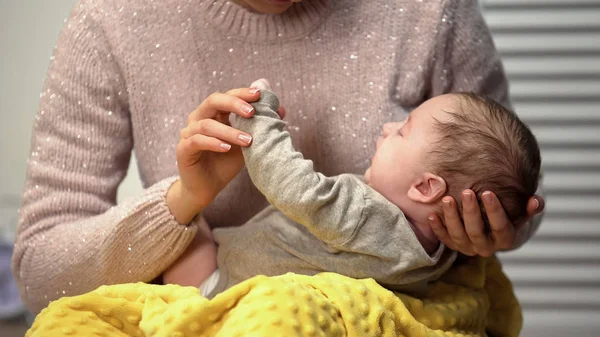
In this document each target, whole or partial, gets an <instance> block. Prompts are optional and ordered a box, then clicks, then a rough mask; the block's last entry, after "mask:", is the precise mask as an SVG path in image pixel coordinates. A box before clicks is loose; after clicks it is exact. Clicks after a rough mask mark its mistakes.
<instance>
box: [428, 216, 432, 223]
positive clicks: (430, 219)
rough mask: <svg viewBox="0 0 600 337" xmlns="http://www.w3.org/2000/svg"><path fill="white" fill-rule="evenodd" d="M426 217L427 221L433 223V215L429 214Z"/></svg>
mask: <svg viewBox="0 0 600 337" xmlns="http://www.w3.org/2000/svg"><path fill="white" fill-rule="evenodd" d="M427 219H429V223H430V224H432V223H433V215H430V216H428V217H427Z"/></svg>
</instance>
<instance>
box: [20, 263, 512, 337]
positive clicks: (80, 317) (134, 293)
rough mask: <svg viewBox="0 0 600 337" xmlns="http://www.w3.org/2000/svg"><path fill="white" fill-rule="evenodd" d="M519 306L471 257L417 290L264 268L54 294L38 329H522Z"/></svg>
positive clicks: (249, 332)
mask: <svg viewBox="0 0 600 337" xmlns="http://www.w3.org/2000/svg"><path fill="white" fill-rule="evenodd" d="M521 325H522V316H521V309H520V306H519V303H518V302H517V299H516V298H515V296H514V294H513V290H512V285H511V284H510V282H509V280H508V279H507V278H506V277H505V275H504V274H503V272H502V270H501V266H500V263H499V262H498V260H497V259H496V258H495V257H492V258H488V259H483V258H468V259H465V260H464V261H462V262H460V263H457V264H455V266H454V267H453V268H452V269H451V270H450V271H449V272H448V273H446V274H445V275H444V277H443V278H441V279H440V280H438V281H436V282H435V283H434V284H433V286H432V287H431V288H430V289H428V290H427V292H426V294H425V295H424V296H419V298H415V297H411V296H408V295H405V294H398V293H393V292H391V291H389V290H386V289H384V288H382V287H381V286H379V285H378V284H377V283H376V282H374V281H373V280H372V279H363V280H355V279H350V278H347V277H344V276H341V275H339V274H333V273H322V274H319V275H316V276H303V275H296V274H291V273H290V274H286V275H282V276H277V277H264V276H258V277H254V278H252V279H250V280H247V281H245V282H243V283H240V284H238V285H237V286H235V287H233V288H231V289H229V290H227V291H225V292H224V293H222V294H220V295H218V296H217V297H215V298H214V299H213V300H208V299H206V298H204V297H202V296H201V295H200V293H199V291H198V290H197V289H196V288H193V287H180V286H175V285H164V286H158V285H148V284H144V283H136V284H122V285H114V286H102V287H100V288H98V289H96V290H94V291H92V292H90V293H87V294H84V295H80V296H75V297H65V298H62V299H59V300H57V301H54V302H52V303H51V304H50V305H49V306H48V307H47V308H46V309H44V310H43V311H42V312H41V313H40V314H39V315H38V317H37V318H36V320H35V322H34V324H33V326H32V327H31V329H30V330H29V331H28V332H27V335H26V336H27V337H41V336H52V337H60V336H156V337H183V336H207V337H208V336H227V337H236V336H244V337H247V336H257V337H258V336H261V337H270V336H286V337H287V336H315V337H316V336H328V337H329V336H331V337H335V336H361V337H362V336H408V337H421V336H456V337H460V336H482V337H483V336H486V335H487V336H515V337H516V336H518V335H519V332H520V330H521Z"/></svg>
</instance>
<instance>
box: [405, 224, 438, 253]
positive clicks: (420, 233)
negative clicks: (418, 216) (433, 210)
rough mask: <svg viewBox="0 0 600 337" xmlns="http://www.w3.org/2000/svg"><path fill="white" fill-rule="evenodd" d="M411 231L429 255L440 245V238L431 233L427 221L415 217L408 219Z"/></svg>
mask: <svg viewBox="0 0 600 337" xmlns="http://www.w3.org/2000/svg"><path fill="white" fill-rule="evenodd" d="M408 222H409V223H410V226H411V228H412V229H413V232H414V233H415V235H416V236H417V239H418V240H419V242H420V243H421V245H422V246H423V248H424V249H425V251H426V252H427V253H428V254H429V255H431V254H433V253H435V251H436V250H437V249H438V247H439V245H440V240H438V238H437V236H435V234H434V233H433V230H432V229H431V226H430V225H429V221H428V220H427V219H426V221H418V220H415V219H410V218H409V219H408Z"/></svg>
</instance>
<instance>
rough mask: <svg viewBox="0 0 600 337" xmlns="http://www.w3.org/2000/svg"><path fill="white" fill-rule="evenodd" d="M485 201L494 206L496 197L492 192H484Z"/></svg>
mask: <svg viewBox="0 0 600 337" xmlns="http://www.w3.org/2000/svg"><path fill="white" fill-rule="evenodd" d="M482 197H483V201H485V202H486V203H487V204H490V205H491V204H493V203H494V197H492V192H490V191H485V192H483V195H482Z"/></svg>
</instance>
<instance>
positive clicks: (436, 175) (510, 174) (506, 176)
mask: <svg viewBox="0 0 600 337" xmlns="http://www.w3.org/2000/svg"><path fill="white" fill-rule="evenodd" d="M540 165H541V158H540V150H539V147H538V145H537V142H536V140H535V137H534V136H533V134H532V133H531V131H530V130H529V128H528V127H527V126H526V125H525V124H524V123H523V122H522V121H521V120H519V118H518V117H517V116H516V115H515V114H514V113H513V112H511V111H509V110H507V109H506V108H504V107H503V106H502V105H500V104H498V103H496V102H494V101H493V100H490V99H487V98H484V97H481V96H478V95H475V94H470V93H455V94H447V95H442V96H437V97H434V98H432V99H430V100H428V101H426V102H425V103H423V104H421V105H420V106H419V107H418V108H417V109H415V110H414V111H413V112H412V113H411V114H410V116H409V117H408V118H407V119H405V120H404V121H403V122H402V123H392V124H388V125H386V126H384V136H383V137H382V138H380V139H379V140H378V141H377V151H376V153H375V156H374V157H373V161H372V164H371V167H370V168H369V169H368V170H367V172H366V173H365V181H366V182H367V183H368V184H369V185H370V186H371V187H373V188H374V189H375V190H377V191H378V192H379V193H381V194H383V195H384V196H385V197H386V198H387V199H389V200H390V201H391V202H393V203H394V204H396V205H397V206H398V207H400V209H402V211H403V212H404V213H405V214H406V216H407V217H408V218H409V219H411V220H412V221H414V222H426V219H427V216H428V215H429V214H430V213H431V212H435V213H438V214H440V215H441V214H442V211H441V200H442V198H443V197H444V196H446V195H450V196H452V197H454V199H455V200H457V201H458V206H459V211H460V210H461V203H460V200H461V193H462V191H463V190H464V189H468V188H470V189H472V190H473V191H474V192H475V194H476V196H477V198H478V200H479V202H480V205H482V203H481V195H482V193H483V192H485V191H492V192H494V193H495V194H496V196H497V197H498V199H499V200H500V203H501V204H502V206H503V207H504V210H505V211H506V213H507V215H508V216H509V218H510V220H511V221H512V222H513V223H518V222H520V221H522V220H524V219H525V217H526V214H527V212H526V205H527V201H528V199H529V198H530V197H531V196H532V195H533V194H534V193H535V191H536V189H537V185H538V178H539V174H540ZM481 210H482V211H483V212H485V209H484V208H483V207H481ZM484 219H485V221H486V225H488V224H487V217H486V216H484Z"/></svg>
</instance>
